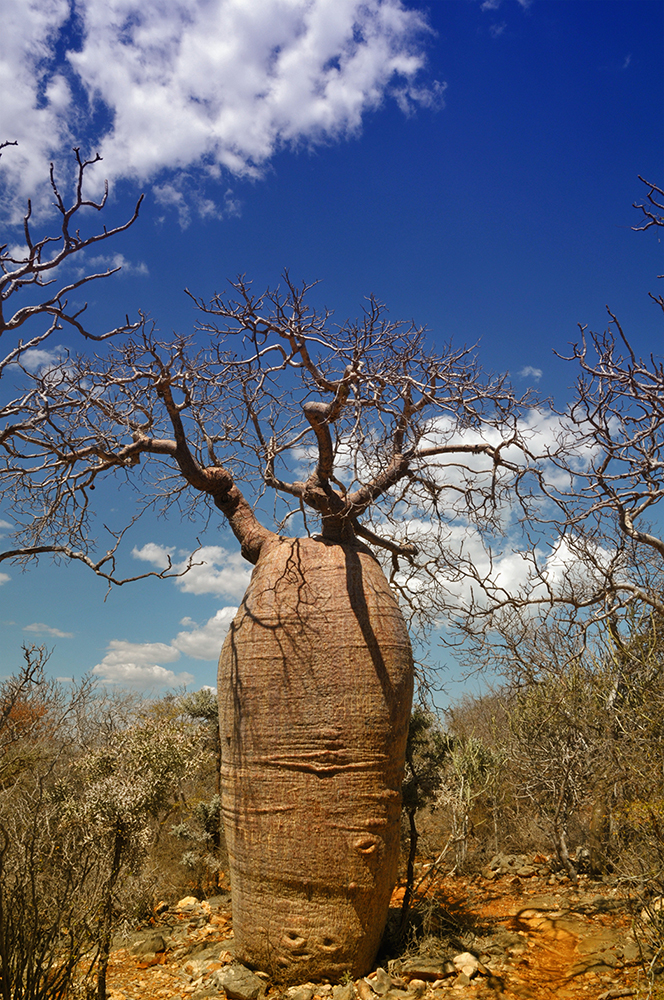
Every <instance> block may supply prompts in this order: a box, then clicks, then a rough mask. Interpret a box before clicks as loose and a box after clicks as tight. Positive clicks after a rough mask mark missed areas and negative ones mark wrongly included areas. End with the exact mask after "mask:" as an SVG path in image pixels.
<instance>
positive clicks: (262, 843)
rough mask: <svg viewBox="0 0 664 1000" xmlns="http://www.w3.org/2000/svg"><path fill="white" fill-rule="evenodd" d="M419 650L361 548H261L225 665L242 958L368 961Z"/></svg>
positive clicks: (226, 747)
mask: <svg viewBox="0 0 664 1000" xmlns="http://www.w3.org/2000/svg"><path fill="white" fill-rule="evenodd" d="M412 690H413V659H412V652H411V647H410V642H409V639H408V633H407V630H406V626H405V623H404V620H403V616H402V615H401V612H400V610H399V607H398V605H397V603H396V601H395V599H394V597H393V595H392V593H391V591H390V588H389V585H388V583H387V580H386V579H385V576H384V574H383V572H382V570H381V569H380V566H379V565H378V563H377V561H376V559H375V558H374V556H373V555H372V554H371V553H370V552H369V550H368V549H366V548H364V547H362V546H353V545H341V544H334V543H331V542H327V541H323V540H322V539H313V538H304V539H284V538H277V537H275V538H274V539H273V540H270V541H268V542H266V543H265V545H264V546H263V548H262V550H261V555H260V558H259V560H258V563H257V565H256V568H255V570H254V573H253V576H252V579H251V583H250V585H249V588H248V590H247V593H246V595H245V597H244V600H243V602H242V606H241V607H240V609H239V611H238V613H237V615H236V617H235V620H234V621H233V624H232V626H231V628H230V631H229V634H228V637H227V639H226V642H225V644H224V648H223V650H222V654H221V659H220V662H219V704H220V725H221V741H222V785H223V788H222V803H223V815H224V824H225V828H226V839H227V844H228V850H229V857H230V867H231V880H232V889H233V928H234V933H235V944H236V956H237V958H238V959H239V960H240V961H244V962H246V963H247V964H250V965H252V966H254V967H256V968H260V969H263V970H265V971H266V972H268V973H270V975H272V977H273V978H274V979H275V980H277V981H280V982H304V981H306V980H309V979H312V980H317V979H318V980H319V979H321V978H330V979H338V978H339V977H340V976H342V975H343V973H344V972H346V971H348V972H350V973H351V974H352V975H353V976H358V975H363V974H366V972H367V971H369V968H370V966H371V963H372V962H373V960H374V958H375V956H376V952H377V950H378V946H379V944H380V939H381V936H382V933H383V930H384V926H385V921H386V918H387V912H388V906H389V900H390V895H391V891H392V888H393V885H394V881H395V878H396V871H397V863H398V855H399V817H400V810H401V782H402V778H403V766H404V754H405V745H406V737H407V734H408V721H409V718H410V708H411V700H412Z"/></svg>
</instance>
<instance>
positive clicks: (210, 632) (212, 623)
mask: <svg viewBox="0 0 664 1000" xmlns="http://www.w3.org/2000/svg"><path fill="white" fill-rule="evenodd" d="M236 611H237V608H231V607H229V608H220V609H219V611H217V613H216V615H214V617H213V618H210V619H209V621H208V622H206V624H205V625H203V626H202V627H201V628H195V629H194V630H193V631H191V632H178V634H177V635H176V637H175V639H173V646H175V648H176V649H179V650H180V651H181V652H182V653H184V654H185V656H191V657H192V658H193V659H195V660H216V659H218V657H219V653H220V652H221V647H222V645H223V642H224V639H225V638H226V633H227V632H228V626H229V625H230V623H231V622H232V621H233V618H234V616H235V612H236ZM182 624H186V625H191V624H194V623H193V622H191V620H190V619H184V620H183V622H182Z"/></svg>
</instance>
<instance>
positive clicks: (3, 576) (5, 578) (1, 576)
mask: <svg viewBox="0 0 664 1000" xmlns="http://www.w3.org/2000/svg"><path fill="white" fill-rule="evenodd" d="M10 580H11V576H9V574H8V573H0V587H1V586H2V585H3V583H8V582H9V581H10Z"/></svg>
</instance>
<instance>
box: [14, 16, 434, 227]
mask: <svg viewBox="0 0 664 1000" xmlns="http://www.w3.org/2000/svg"><path fill="white" fill-rule="evenodd" d="M76 13H77V16H78V26H79V28H80V33H79V37H77V38H76V39H74V40H73V41H72V39H71V37H69V36H66V35H65V34H64V29H65V28H66V29H67V31H68V32H69V31H71V28H72V22H71V20H70V15H71V3H70V0H49V3H44V4H37V3H13V4H8V5H5V7H4V8H3V23H2V33H1V34H0V82H2V83H3V84H4V86H3V87H2V93H3V109H2V110H3V130H4V134H6V135H7V136H10V137H11V138H12V139H18V140H19V143H20V145H19V148H18V149H17V150H14V149H10V150H8V151H7V154H6V155H5V156H3V158H2V166H3V171H4V174H5V177H9V178H10V181H11V186H12V187H13V190H14V194H16V195H17V196H21V197H23V198H25V197H26V196H27V195H28V194H31V193H33V192H34V190H35V189H36V188H37V186H38V184H40V183H41V182H42V181H43V179H44V177H48V161H49V159H51V158H53V156H54V154H59V153H60V151H61V150H62V149H65V148H69V147H71V145H73V144H76V145H77V144H78V143H79V142H80V141H81V136H84V135H86V133H87V131H88V130H89V129H90V127H91V126H92V124H93V122H95V121H99V120H100V113H101V115H102V116H103V117H104V118H105V119H106V120H107V121H109V122H110V124H109V126H108V128H107V130H106V132H105V134H103V135H102V136H101V138H100V142H99V147H100V152H101V154H102V155H103V157H104V164H103V167H102V168H101V169H100V170H98V171H97V176H98V178H99V181H100V182H101V179H102V178H103V177H104V176H107V177H110V178H119V177H129V178H134V179H136V180H138V181H140V182H141V183H145V182H146V181H149V180H151V179H154V178H156V176H157V175H158V174H160V173H161V172H162V171H164V170H165V169H166V170H169V171H171V172H173V173H174V174H175V175H178V176H182V175H186V174H187V172H188V170H189V169H190V168H193V167H196V168H197V169H199V170H200V171H201V172H202V173H203V174H206V175H207V176H209V177H219V176H220V175H221V173H222V172H224V171H227V172H229V173H231V174H234V175H236V176H252V177H257V176H260V175H261V173H262V171H263V169H264V167H265V165H266V164H267V163H268V161H269V160H270V158H271V157H272V156H273V155H274V153H275V152H277V151H278V150H280V149H282V148H284V147H286V146H293V147H296V146H300V145H302V144H317V143H319V142H327V141H330V140H338V139H341V138H344V137H348V136H351V135H354V134H356V133H357V132H358V131H359V130H360V129H361V126H362V122H363V120H364V117H365V116H366V114H367V113H368V112H370V111H372V110H374V109H376V108H378V107H379V105H380V104H381V103H382V102H383V101H384V100H385V99H386V98H388V97H394V98H396V100H397V101H398V103H399V105H400V106H401V107H402V108H404V109H407V108H409V107H412V106H413V105H416V104H419V105H422V104H424V105H430V104H432V103H435V102H436V100H437V99H438V98H439V96H440V93H441V87H442V85H441V84H433V83H432V84H431V85H430V86H428V85H425V84H424V83H423V82H421V80H420V76H421V73H422V70H423V68H424V64H425V56H424V39H425V37H426V35H427V34H428V32H429V28H428V25H427V23H426V20H425V17H424V14H423V13H422V12H421V11H419V10H417V9H414V8H408V7H406V6H404V5H403V3H402V2H401V0H309V2H307V3H302V2H301V0H260V2H258V3H253V4H247V3H246V0H189V2H187V3H186V4H184V3H182V0H143V2H142V3H138V2H137V0H79V2H77V4H76ZM67 45H69V49H68V51H66V55H65V58H64V59H61V60H60V61H59V62H58V58H57V53H58V52H59V51H62V48H63V47H64V46H67ZM177 190H178V188H177V187H176V188H175V191H177ZM161 191H162V198H163V197H165V192H166V191H167V186H166V185H165V184H164V183H163V182H162V184H161ZM175 207H178V206H177V199H176V203H175ZM201 208H202V209H203V210H207V211H209V212H212V211H215V210H216V207H215V205H214V204H213V203H212V202H210V203H209V204H208V205H207V206H206V204H205V200H203V202H202V203H201V205H200V206H199V209H201ZM226 210H227V208H226Z"/></svg>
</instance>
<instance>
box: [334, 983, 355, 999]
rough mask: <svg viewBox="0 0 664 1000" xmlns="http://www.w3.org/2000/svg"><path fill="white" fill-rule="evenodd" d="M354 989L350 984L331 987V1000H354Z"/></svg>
mask: <svg viewBox="0 0 664 1000" xmlns="http://www.w3.org/2000/svg"><path fill="white" fill-rule="evenodd" d="M354 997H355V987H354V986H353V984H352V983H344V984H343V985H341V986H333V987H332V1000H354Z"/></svg>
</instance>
